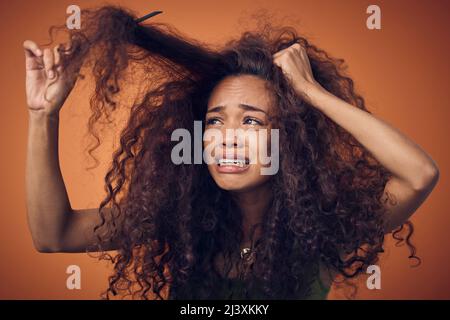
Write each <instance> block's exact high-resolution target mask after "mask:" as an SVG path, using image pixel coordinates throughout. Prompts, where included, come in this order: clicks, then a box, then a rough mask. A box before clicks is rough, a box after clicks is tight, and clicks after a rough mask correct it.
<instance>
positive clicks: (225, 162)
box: [216, 157, 250, 173]
mask: <svg viewBox="0 0 450 320" xmlns="http://www.w3.org/2000/svg"><path fill="white" fill-rule="evenodd" d="M216 165H217V171H218V172H220V173H241V172H244V171H246V170H248V168H249V167H250V161H249V159H248V158H245V157H238V158H237V159H234V158H233V157H230V158H220V159H216Z"/></svg>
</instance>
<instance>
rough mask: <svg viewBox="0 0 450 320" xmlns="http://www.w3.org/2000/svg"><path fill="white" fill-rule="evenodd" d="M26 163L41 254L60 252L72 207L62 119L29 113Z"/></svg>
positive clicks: (31, 222)
mask: <svg viewBox="0 0 450 320" xmlns="http://www.w3.org/2000/svg"><path fill="white" fill-rule="evenodd" d="M28 125H29V126H28V145H27V159H26V193H27V194H26V196H27V214H28V224H29V228H30V231H31V234H32V237H33V242H34V245H35V247H36V249H37V250H39V251H42V252H52V251H58V249H59V248H58V246H59V243H61V239H62V236H63V233H64V225H65V223H66V221H67V217H68V215H69V214H70V212H71V206H70V203H69V198H68V196H67V191H66V188H65V185H64V181H63V178H62V175H61V170H60V166H59V156H58V128H59V115H52V116H49V115H46V114H43V113H39V112H35V111H29V122H28Z"/></svg>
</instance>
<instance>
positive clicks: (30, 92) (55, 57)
mask: <svg viewBox="0 0 450 320" xmlns="http://www.w3.org/2000/svg"><path fill="white" fill-rule="evenodd" d="M23 47H24V49H25V69H26V95H27V105H28V109H29V110H30V111H33V112H39V113H45V114H47V115H53V114H57V113H58V112H59V110H60V109H61V107H62V106H63V104H64V101H65V100H66V98H67V96H68V95H69V93H70V91H71V90H72V88H73V86H74V85H75V82H76V79H77V73H72V74H67V72H65V70H63V68H62V66H61V65H60V58H61V57H60V52H59V51H58V48H59V47H60V45H57V46H55V47H54V48H53V49H41V48H39V46H38V45H37V44H36V43H35V42H33V41H31V40H26V41H25V42H24V43H23ZM78 70H79V68H78ZM56 71H57V72H58V74H59V75H58V76H57V74H56Z"/></svg>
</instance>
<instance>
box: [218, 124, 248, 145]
mask: <svg viewBox="0 0 450 320" xmlns="http://www.w3.org/2000/svg"><path fill="white" fill-rule="evenodd" d="M222 138H223V140H222V141H223V142H222V145H223V146H224V147H228V148H233V147H236V148H242V147H243V146H244V141H245V135H244V133H243V130H242V129H235V128H228V129H226V130H223V131H222Z"/></svg>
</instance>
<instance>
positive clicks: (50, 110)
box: [23, 40, 115, 252]
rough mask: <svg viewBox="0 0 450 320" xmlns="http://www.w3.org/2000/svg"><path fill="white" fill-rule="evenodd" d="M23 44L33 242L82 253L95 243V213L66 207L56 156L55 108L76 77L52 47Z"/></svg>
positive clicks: (45, 249)
mask: <svg viewBox="0 0 450 320" xmlns="http://www.w3.org/2000/svg"><path fill="white" fill-rule="evenodd" d="M23 46H24V49H25V67H26V96H27V105H28V120H29V122H28V144H27V159H26V196H27V203H26V204H27V215H28V225H29V228H30V231H31V235H32V238H33V242H34V245H35V247H36V249H37V250H38V251H40V252H85V251H86V250H87V249H91V248H92V246H93V245H94V244H95V243H96V236H95V234H94V227H95V226H96V225H98V223H99V222H100V216H99V212H98V209H85V210H73V209H72V208H71V206H70V202H69V198H68V196H67V191H66V187H65V185H64V181H63V178H62V175H61V170H60V166H59V156H58V129H59V111H60V109H61V108H62V106H63V104H64V102H65V100H66V98H67V96H68V95H69V93H70V91H71V90H72V88H73V86H74V84H75V81H76V78H77V77H76V76H77V75H76V74H68V73H67V72H65V70H63V69H62V67H61V65H60V64H59V60H60V55H59V54H60V53H59V51H58V46H57V47H55V48H54V49H53V50H50V49H43V50H41V49H40V48H39V47H38V45H37V44H36V43H34V42H33V41H30V40H26V41H25V42H24V44H23ZM55 71H58V73H59V76H58V77H57V76H56V73H55ZM105 211H107V210H105ZM105 213H106V215H107V216H109V214H108V212H105ZM102 247H103V249H106V250H112V249H114V248H115V245H114V244H113V243H103V244H102Z"/></svg>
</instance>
